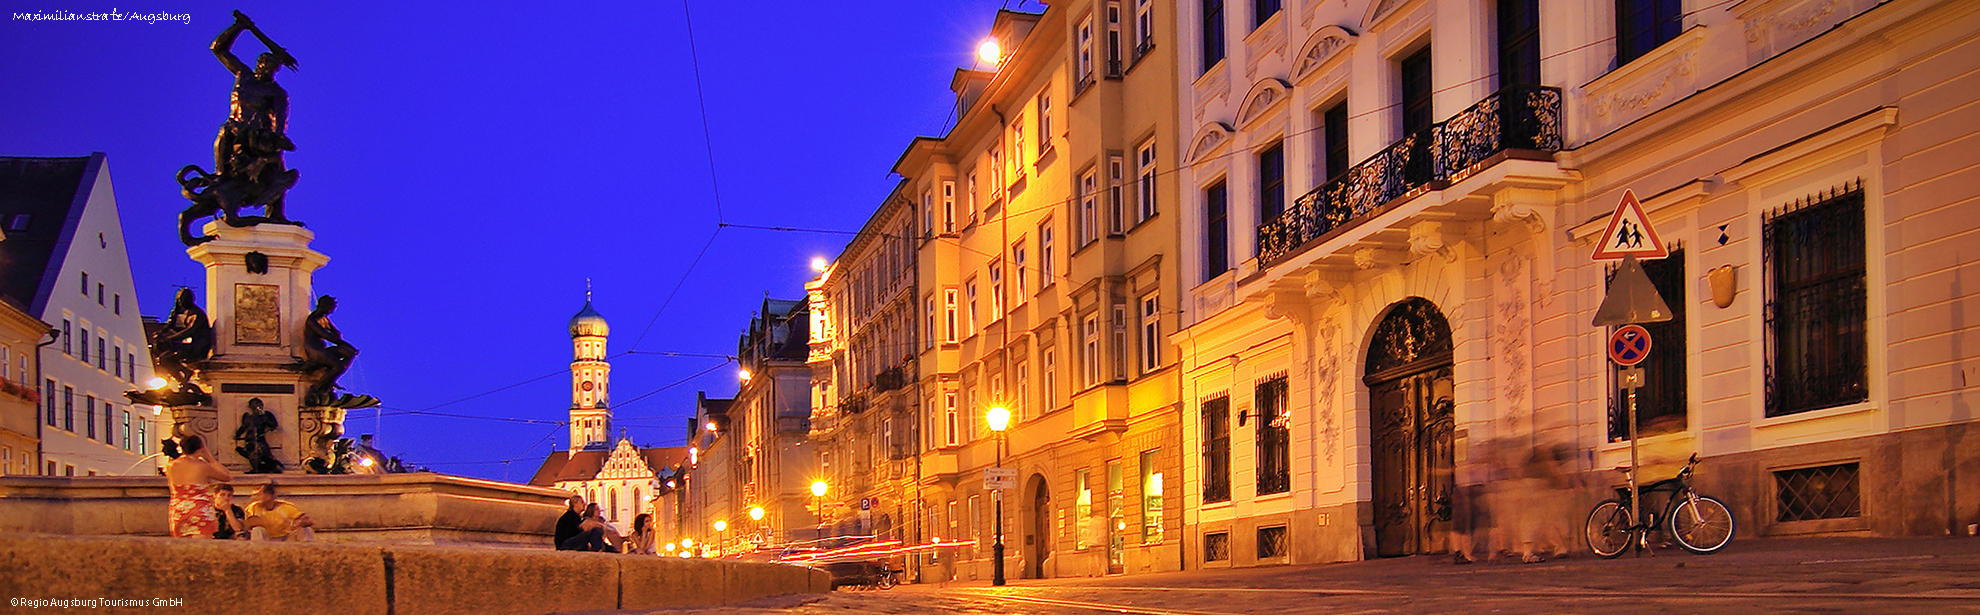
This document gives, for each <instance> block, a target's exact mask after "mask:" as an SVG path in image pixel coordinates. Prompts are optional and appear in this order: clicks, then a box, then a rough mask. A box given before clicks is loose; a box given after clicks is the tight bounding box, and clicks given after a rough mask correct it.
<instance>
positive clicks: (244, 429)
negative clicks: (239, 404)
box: [234, 397, 282, 474]
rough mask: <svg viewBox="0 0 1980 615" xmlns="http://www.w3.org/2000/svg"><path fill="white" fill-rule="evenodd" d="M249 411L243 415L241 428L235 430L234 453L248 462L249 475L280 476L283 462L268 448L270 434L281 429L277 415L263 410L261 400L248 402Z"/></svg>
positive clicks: (256, 399)
mask: <svg viewBox="0 0 1980 615" xmlns="http://www.w3.org/2000/svg"><path fill="white" fill-rule="evenodd" d="M247 407H248V411H247V412H243V413H241V426H240V427H239V428H238V429H235V430H234V442H235V443H236V444H235V445H234V452H236V453H240V455H241V458H242V459H246V460H247V462H248V473H249V474H278V473H281V471H282V462H280V461H277V460H275V451H274V450H273V449H270V448H269V447H268V434H271V433H274V432H276V431H277V430H280V429H281V425H279V424H278V423H277V422H276V421H275V415H274V414H273V413H270V412H268V411H267V410H265V409H263V407H262V403H261V398H259V397H256V398H253V399H250V400H248V404H247Z"/></svg>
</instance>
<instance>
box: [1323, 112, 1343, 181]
mask: <svg viewBox="0 0 1980 615" xmlns="http://www.w3.org/2000/svg"><path fill="white" fill-rule="evenodd" d="M1347 123H1348V112H1347V101H1346V100H1342V101H1341V102H1337V103H1334V106H1332V107H1328V108H1327V110H1326V111H1321V112H1320V125H1321V127H1322V129H1321V139H1322V141H1321V143H1320V150H1321V152H1322V155H1321V159H1322V160H1323V161H1324V162H1325V163H1326V165H1327V166H1325V167H1323V168H1321V169H1320V177H1321V178H1323V181H1325V180H1331V179H1334V178H1336V177H1340V176H1341V174H1342V173H1346V172H1347V170H1348V126H1347Z"/></svg>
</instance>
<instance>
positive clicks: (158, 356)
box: [124, 288, 213, 406]
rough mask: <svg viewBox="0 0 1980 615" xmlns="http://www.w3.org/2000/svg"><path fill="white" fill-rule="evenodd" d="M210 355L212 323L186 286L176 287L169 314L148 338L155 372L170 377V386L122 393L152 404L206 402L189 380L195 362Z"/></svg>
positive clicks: (133, 400) (205, 398)
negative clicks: (175, 294)
mask: <svg viewBox="0 0 1980 615" xmlns="http://www.w3.org/2000/svg"><path fill="white" fill-rule="evenodd" d="M212 356H213V323H212V322H210V321H208V320H207V319H206V310H203V309H200V307H199V302H198V301H196V300H194V298H193V292H192V289H190V288H181V289H179V293H178V295H177V296H176V297H175V298H174V300H173V302H172V316H171V317H170V318H169V319H168V320H167V321H166V322H165V328H164V329H160V330H159V331H158V333H157V334H155V335H153V336H152V338H151V362H152V365H153V366H155V367H157V369H158V372H159V373H161V374H165V375H167V376H169V377H170V378H171V379H172V384H173V385H175V386H171V387H170V388H160V389H156V390H150V391H130V392H127V393H125V394H124V396H125V397H127V398H130V400H131V401H132V402H133V403H140V404H147V405H153V406H190V405H198V404H204V403H207V402H208V401H209V400H210V399H211V397H210V396H209V395H207V392H206V391H204V390H202V389H200V388H199V386H198V385H195V384H193V382H192V380H193V376H194V375H197V374H198V373H199V367H198V364H199V363H201V362H204V361H206V360H207V359H209V358H211V357H212Z"/></svg>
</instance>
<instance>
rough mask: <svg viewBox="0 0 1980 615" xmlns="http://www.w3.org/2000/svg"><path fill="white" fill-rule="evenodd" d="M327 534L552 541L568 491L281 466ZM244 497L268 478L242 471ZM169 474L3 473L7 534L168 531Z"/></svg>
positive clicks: (0, 488) (285, 481)
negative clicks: (303, 471)
mask: <svg viewBox="0 0 1980 615" xmlns="http://www.w3.org/2000/svg"><path fill="white" fill-rule="evenodd" d="M274 478H275V480H276V481H278V483H279V484H280V487H281V491H280V497H281V498H282V499H284V500H288V501H290V502H293V503H295V504H296V506H298V507H300V508H302V509H303V510H304V511H306V512H308V513H309V515H310V517H311V518H312V519H314V520H315V521H316V531H317V539H318V540H319V541H322V542H363V543H392V544H426V545H485V546H505V547H522V548H538V549H549V548H550V536H551V534H552V533H553V532H554V531H555V529H556V527H555V526H556V521H557V516H558V515H560V514H563V509H564V498H565V497H567V495H568V494H567V493H566V492H564V491H561V490H557V489H546V488H541V487H530V486H526V485H516V484H510V483H502V482H495V481H486V480H478V479H472V478H462V477H458V476H446V475H441V474H432V473H425V472H420V473H412V474H383V475H377V474H374V475H342V476H309V475H287V474H284V475H276V476H275V477H274ZM235 479H236V480H234V482H233V485H234V489H235V492H236V503H237V504H238V505H240V506H246V504H247V501H248V500H247V499H248V497H249V496H251V495H253V493H254V492H255V491H256V490H258V489H260V488H261V485H262V484H265V483H266V482H268V480H269V476H268V475H244V476H236V477H235ZM166 491H167V486H166V483H165V478H164V477H161V476H91V477H82V476H77V477H43V476H8V477H0V533H6V532H45V533H51V534H72V535H121V536H164V535H166V533H167V527H166V522H165V508H166Z"/></svg>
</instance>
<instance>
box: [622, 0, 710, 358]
mask: <svg viewBox="0 0 1980 615" xmlns="http://www.w3.org/2000/svg"><path fill="white" fill-rule="evenodd" d="M681 17H682V23H684V24H686V26H687V39H688V62H689V63H690V64H692V65H693V66H694V99H695V102H696V103H698V108H699V109H700V110H701V147H702V149H704V150H706V151H707V152H708V185H709V187H710V188H711V189H713V190H714V194H715V221H716V222H717V223H720V222H722V182H721V181H720V180H718V179H717V176H716V173H715V138H714V137H713V136H712V133H711V132H710V131H709V130H708V95H707V94H705V93H703V92H702V87H701V52H699V51H697V50H696V49H695V43H694V13H693V12H692V11H689V10H688V0H681ZM634 345H637V344H634Z"/></svg>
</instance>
